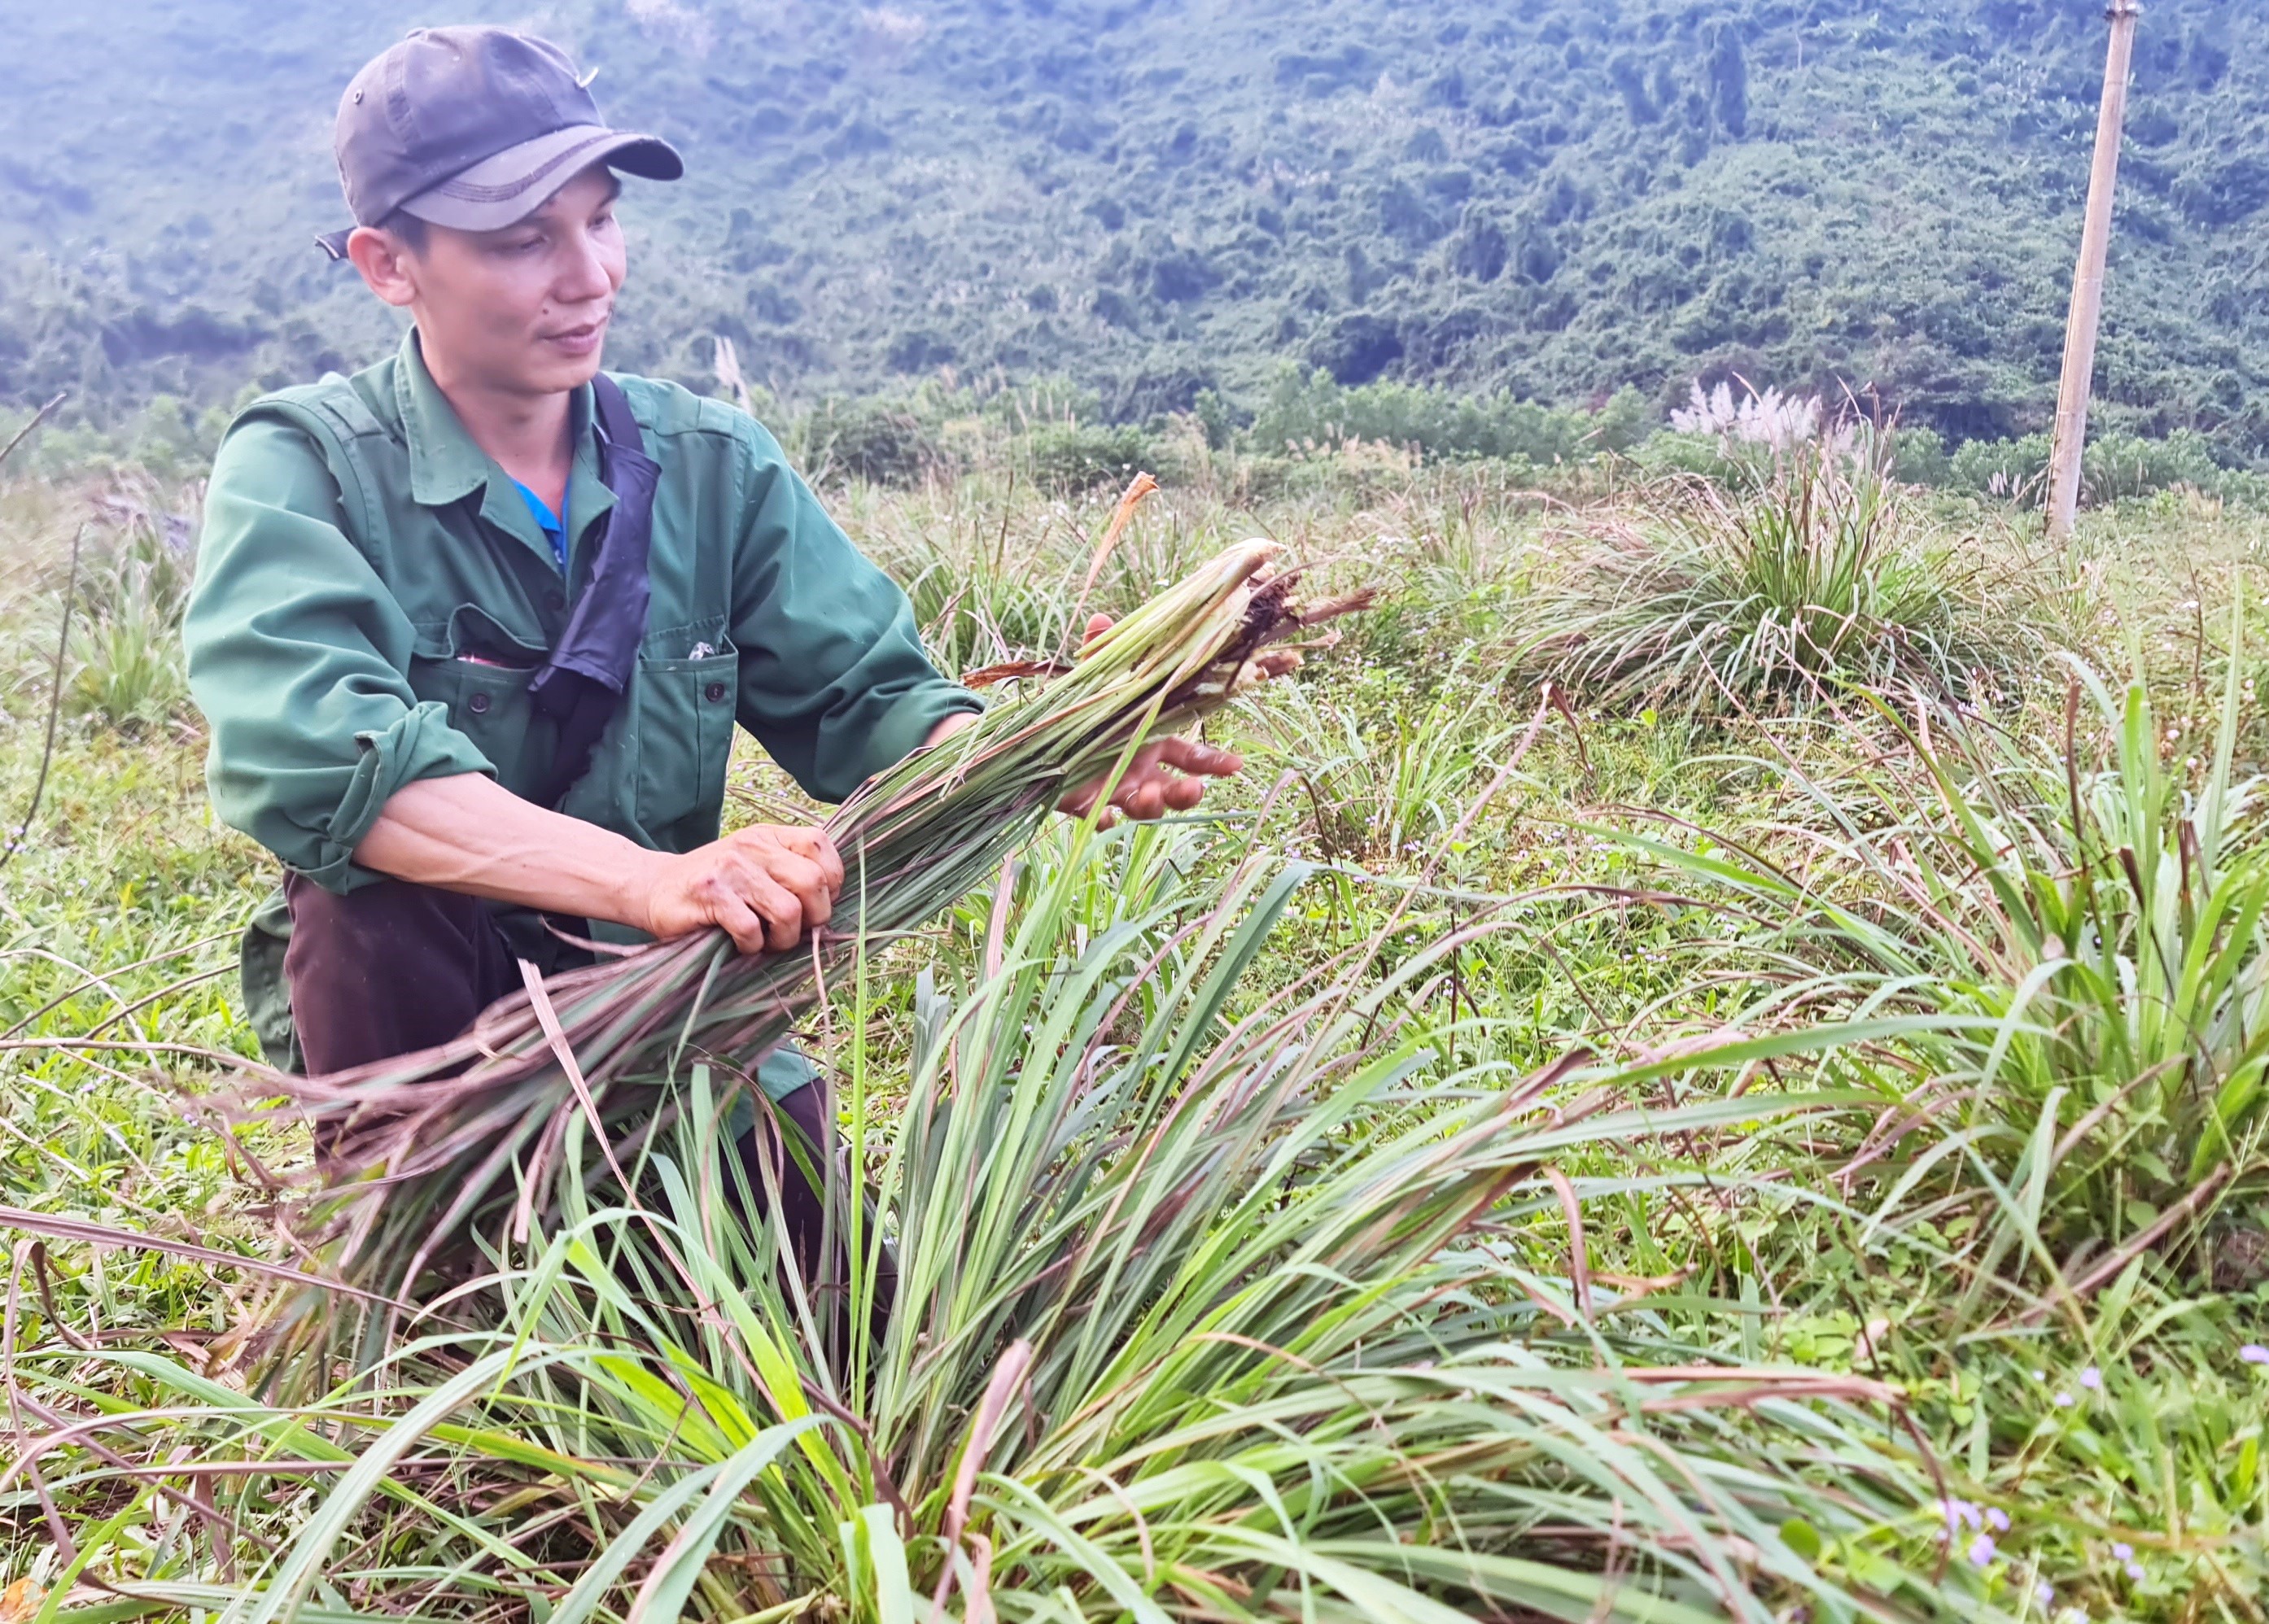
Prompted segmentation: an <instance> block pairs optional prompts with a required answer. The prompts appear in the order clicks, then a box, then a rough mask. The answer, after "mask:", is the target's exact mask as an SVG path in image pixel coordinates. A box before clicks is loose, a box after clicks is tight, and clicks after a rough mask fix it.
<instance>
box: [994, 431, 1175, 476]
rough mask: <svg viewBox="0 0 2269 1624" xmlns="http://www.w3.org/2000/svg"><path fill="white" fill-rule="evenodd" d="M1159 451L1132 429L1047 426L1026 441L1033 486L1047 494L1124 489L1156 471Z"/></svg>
mask: <svg viewBox="0 0 2269 1624" xmlns="http://www.w3.org/2000/svg"><path fill="white" fill-rule="evenodd" d="M1159 452H1160V447H1159V444H1158V442H1157V439H1154V438H1153V437H1152V436H1151V435H1150V434H1149V432H1146V431H1144V430H1142V429H1139V428H1135V427H1133V426H1131V425H1122V426H1120V427H1116V428H1107V427H1105V426H1104V425H1102V424H1090V423H1048V424H1041V425H1040V426H1039V427H1038V428H1036V429H1034V430H1033V431H1032V432H1031V436H1030V437H1029V438H1028V439H1026V441H1025V455H1026V456H1027V457H1028V458H1029V459H1030V462H1031V471H1032V478H1033V481H1034V482H1035V483H1036V484H1038V485H1039V486H1040V488H1041V489H1042V490H1046V491H1092V490H1094V489H1096V488H1097V487H1098V486H1106V485H1124V484H1126V483H1127V481H1128V480H1130V479H1132V478H1134V477H1135V475H1137V474H1139V473H1142V472H1144V471H1145V470H1150V469H1156V468H1157V465H1158V461H1159Z"/></svg>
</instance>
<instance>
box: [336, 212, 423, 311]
mask: <svg viewBox="0 0 2269 1624" xmlns="http://www.w3.org/2000/svg"><path fill="white" fill-rule="evenodd" d="M347 258H348V259H349V260H351V262H353V264H354V268H355V269H357V270H358V271H359V272H361V273H362V279H363V282H364V283H365V284H366V285H367V286H368V287H369V289H370V291H371V292H373V293H375V294H377V295H378V296H379V297H380V298H381V299H384V300H385V301H386V302H387V303H388V304H389V305H396V306H402V307H403V308H405V309H406V308H408V307H409V306H410V304H411V303H412V302H414V301H415V300H416V299H417V298H418V278H417V261H416V259H415V257H414V256H413V255H411V254H410V248H409V246H408V245H407V244H405V243H404V242H403V241H402V240H401V239H400V238H398V237H396V236H395V235H394V234H393V233H391V232H384V231H381V230H379V229H378V228H377V227H376V226H374V225H358V226H356V227H355V228H354V230H353V231H352V232H351V233H349V234H348V237H347Z"/></svg>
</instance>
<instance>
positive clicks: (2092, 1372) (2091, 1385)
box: [2080, 1365, 2103, 1392]
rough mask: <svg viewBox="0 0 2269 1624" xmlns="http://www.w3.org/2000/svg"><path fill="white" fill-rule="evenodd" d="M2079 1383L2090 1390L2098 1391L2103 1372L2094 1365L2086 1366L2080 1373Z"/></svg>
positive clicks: (2101, 1384) (2101, 1383)
mask: <svg viewBox="0 0 2269 1624" xmlns="http://www.w3.org/2000/svg"><path fill="white" fill-rule="evenodd" d="M2080 1384H2081V1386H2082V1387H2085V1388H2087V1389H2088V1391H2090V1392H2095V1391H2100V1390H2101V1389H2102V1387H2103V1371H2101V1370H2099V1369H2096V1368H2095V1366H2094V1365H2090V1366H2088V1369H2085V1370H2082V1371H2081V1373H2080Z"/></svg>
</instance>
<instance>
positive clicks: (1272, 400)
mask: <svg viewBox="0 0 2269 1624" xmlns="http://www.w3.org/2000/svg"><path fill="white" fill-rule="evenodd" d="M1651 427H1652V418H1651V415H1650V413H1649V411H1648V409H1647V406H1646V402H1645V400H1644V397H1643V396H1641V395H1639V393H1638V391H1637V390H1636V389H1630V388H1624V389H1620V390H1618V391H1616V393H1615V395H1614V396H1613V397H1611V398H1610V399H1609V400H1608V402H1607V404H1606V405H1604V406H1603V407H1601V408H1600V410H1598V411H1596V412H1588V411H1580V410H1575V409H1573V408H1571V407H1563V406H1541V405H1539V404H1537V403H1536V402H1534V401H1523V400H1518V399H1515V398H1514V397H1513V396H1511V395H1504V394H1498V395H1463V394H1459V393H1456V392H1453V391H1452V390H1448V389H1437V388H1422V387H1419V386H1415V385H1412V384H1401V383H1367V384H1364V385H1361V386H1359V387H1357V388H1346V387H1344V386H1342V385H1341V384H1339V383H1337V382H1335V381H1334V380H1333V378H1332V375H1331V374H1330V373H1327V372H1325V371H1322V370H1321V369H1319V370H1317V371H1314V372H1309V373H1304V372H1301V371H1299V370H1297V368H1296V369H1289V370H1287V371H1285V372H1283V373H1280V374H1279V375H1278V377H1277V379H1276V381H1275V384H1274V385H1273V386H1272V387H1271V388H1270V389H1269V392H1268V396H1267V397H1266V399H1265V400H1263V402H1261V405H1260V410H1258V412H1256V413H1255V415H1254V417H1253V428H1252V431H1251V435H1250V439H1251V443H1252V445H1253V448H1254V449H1255V450H1256V451H1259V452H1260V453H1262V454H1271V455H1273V454H1277V453H1281V452H1283V451H1286V450H1290V449H1296V448H1297V449H1311V448H1316V447H1332V446H1337V445H1343V444H1345V443H1346V442H1348V441H1349V440H1357V439H1362V440H1377V441H1381V442H1384V443H1386V444H1387V445H1392V446H1400V447H1416V448H1417V449H1418V450H1419V451H1420V452H1422V453H1423V454H1426V455H1428V456H1430V457H1526V458H1527V459H1528V460H1530V461H1534V462H1541V463H1549V462H1555V461H1576V460H1578V459H1579V458H1583V457H1588V456H1591V455H1593V454H1596V453H1598V452H1602V451H1622V450H1625V449H1627V448H1629V447H1631V446H1633V445H1636V444H1637V443H1638V441H1639V440H1640V439H1642V438H1644V435H1645V434H1646V432H1647V431H1648V430H1649V429H1650V428H1651Z"/></svg>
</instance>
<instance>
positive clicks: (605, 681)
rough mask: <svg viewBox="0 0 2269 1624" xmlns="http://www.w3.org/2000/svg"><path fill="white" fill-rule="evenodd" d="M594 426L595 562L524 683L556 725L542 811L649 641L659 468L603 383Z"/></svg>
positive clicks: (595, 734) (571, 777)
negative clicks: (601, 506) (599, 488)
mask: <svg viewBox="0 0 2269 1624" xmlns="http://www.w3.org/2000/svg"><path fill="white" fill-rule="evenodd" d="M591 403H592V406H593V408H594V415H595V417H597V419H598V424H599V478H600V481H601V483H602V484H604V485H605V486H606V487H607V489H608V490H609V491H612V492H614V497H615V505H614V507H613V508H612V509H611V510H610V512H609V513H608V514H607V516H606V519H605V520H604V521H603V528H602V529H601V531H600V533H599V535H598V536H597V538H596V543H595V544H596V550H597V556H596V558H595V561H594V562H593V564H592V565H591V572H590V575H589V578H588V579H587V580H586V581H585V582H584V585H583V590H582V591H581V592H580V594H577V596H576V599H575V608H574V609H573V612H572V613H571V614H570V615H569V616H568V617H567V628H566V630H565V631H563V632H561V633H560V635H559V641H558V643H557V644H556V645H555V646H553V648H552V650H551V658H550V659H548V660H546V661H544V662H543V668H541V669H540V670H538V671H537V672H536V675H534V676H533V677H531V678H530V679H528V699H529V701H530V702H531V703H532V704H533V705H535V707H536V710H537V711H538V712H542V713H543V715H546V716H549V717H551V719H552V720H553V721H554V722H555V723H556V724H557V725H558V742H557V743H556V744H555V746H554V747H553V749H552V755H551V783H550V784H549V786H547V787H546V790H545V793H544V794H543V805H545V806H547V807H557V806H558V804H559V802H560V801H562V800H563V799H565V796H566V794H567V792H568V791H569V790H570V789H572V788H573V787H574V785H575V781H576V780H577V779H580V778H581V777H582V776H583V774H584V773H585V772H586V771H588V769H589V767H590V765H591V755H592V752H593V751H594V750H595V749H597V748H598V743H599V735H600V734H602V733H604V732H605V731H606V728H607V722H608V720H609V719H610V717H612V716H613V715H614V713H615V707H616V705H618V704H620V703H621V700H622V697H623V692H624V690H625V689H627V688H628V687H629V686H630V681H631V676H632V673H633V672H635V671H636V670H637V668H638V657H639V645H640V644H641V643H643V642H644V641H645V640H646V619H647V604H648V602H650V601H651V599H652V598H653V595H654V587H653V582H652V580H651V579H649V577H648V574H647V560H648V555H649V554H650V553H651V551H652V550H653V546H654V484H655V481H656V480H657V478H658V477H659V476H660V475H661V468H660V466H659V465H658V464H657V463H656V462H655V461H654V459H653V458H652V457H649V456H647V454H646V441H645V439H644V438H643V437H642V436H641V435H640V434H639V425H638V419H636V418H635V417H632V416H631V403H630V402H629V401H627V400H625V398H624V397H623V391H622V386H621V385H619V384H617V383H616V382H615V380H613V379H611V378H610V377H608V376H607V375H606V374H605V373H598V374H597V375H596V376H595V377H594V378H593V379H592V380H591Z"/></svg>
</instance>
